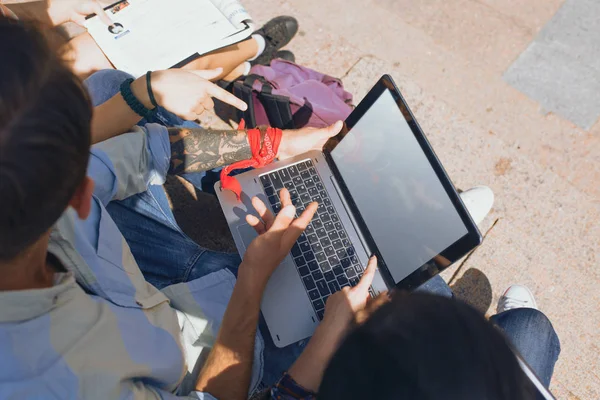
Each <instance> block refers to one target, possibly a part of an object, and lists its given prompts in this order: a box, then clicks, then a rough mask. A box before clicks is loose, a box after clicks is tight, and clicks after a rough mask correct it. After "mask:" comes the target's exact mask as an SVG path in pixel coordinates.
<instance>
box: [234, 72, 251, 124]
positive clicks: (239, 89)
mask: <svg viewBox="0 0 600 400" xmlns="http://www.w3.org/2000/svg"><path fill="white" fill-rule="evenodd" d="M233 95H234V96H235V97H237V98H238V99H241V100H242V101H243V102H244V103H246V104H247V105H248V108H247V109H246V111H240V110H238V118H239V119H240V120H242V119H243V120H245V121H246V126H247V127H248V128H255V127H256V116H255V110H254V98H253V96H252V87H248V86H246V85H244V83H243V82H235V83H234V84H233Z"/></svg>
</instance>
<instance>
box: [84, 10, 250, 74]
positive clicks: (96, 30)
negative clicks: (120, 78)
mask: <svg viewBox="0 0 600 400" xmlns="http://www.w3.org/2000/svg"><path fill="white" fill-rule="evenodd" d="M212 1H213V0H127V1H124V2H121V3H119V4H117V5H115V6H114V7H112V8H110V9H107V13H108V15H109V16H110V17H111V19H112V20H113V22H114V25H113V26H111V27H107V26H106V25H104V24H103V23H102V22H101V21H100V19H99V18H97V17H93V18H90V19H88V20H87V22H86V27H87V29H88V32H89V33H90V34H91V35H92V37H93V38H94V40H95V41H96V43H97V44H98V45H99V46H100V48H101V49H102V51H103V52H104V54H105V55H106V56H107V57H108V59H109V60H110V61H111V62H112V63H113V64H114V65H115V67H116V68H117V69H120V70H123V71H125V72H128V73H130V74H132V75H133V76H136V77H138V76H141V75H143V74H145V73H146V71H150V70H151V71H154V70H161V69H167V68H170V67H172V66H173V65H175V64H177V63H179V62H181V61H183V60H185V59H186V58H188V57H190V56H192V55H193V54H195V53H199V54H204V53H207V52H210V51H212V50H215V49H218V48H221V47H224V46H226V45H229V44H232V43H235V42H237V41H240V40H243V39H245V38H246V37H248V36H250V34H251V32H252V30H251V29H249V28H248V26H247V25H246V24H245V23H244V22H243V20H242V21H240V26H241V27H240V28H238V27H236V26H234V24H233V23H232V22H230V21H229V19H228V18H227V17H225V15H224V14H223V13H222V12H221V11H220V10H219V8H217V6H215V4H213V2H212ZM214 1H216V2H220V3H232V4H231V5H230V6H233V5H234V4H233V3H235V1H231V0H220V1H219V0H214ZM220 6H224V4H220ZM232 9H233V8H232ZM238 14H239V15H243V14H244V13H242V12H239V13H238ZM246 15H247V13H246Z"/></svg>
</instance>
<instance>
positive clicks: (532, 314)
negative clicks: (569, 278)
mask: <svg viewBox="0 0 600 400" xmlns="http://www.w3.org/2000/svg"><path fill="white" fill-rule="evenodd" d="M491 320H492V322H493V323H494V324H496V325H497V326H498V327H500V328H501V329H502V330H504V331H505V332H507V333H508V334H509V336H516V337H519V336H520V335H519V333H522V332H531V333H535V334H537V335H543V336H545V337H546V340H547V341H548V344H549V345H550V346H552V347H553V348H554V349H555V351H556V356H557V357H558V354H559V353H560V340H559V338H558V335H557V334H556V331H555V330H554V327H553V326H552V323H551V322H550V320H549V319H548V317H547V316H546V315H545V314H544V313H543V312H541V311H539V310H536V309H534V308H515V309H512V310H508V311H505V312H503V313H500V314H497V315H494V316H493V317H492V318H491Z"/></svg>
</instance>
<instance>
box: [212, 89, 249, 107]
mask: <svg viewBox="0 0 600 400" xmlns="http://www.w3.org/2000/svg"><path fill="white" fill-rule="evenodd" d="M207 93H208V94H209V95H211V96H212V97H214V98H216V99H219V100H221V101H222V102H223V103H227V104H229V105H232V106H234V107H235V108H237V109H238V110H241V111H246V109H248V105H246V103H244V102H243V101H242V100H240V99H238V98H237V97H235V96H234V95H232V94H231V93H229V92H228V91H227V90H225V89H221V88H220V87H218V86H217V85H215V84H210V85H209V86H208V89H207Z"/></svg>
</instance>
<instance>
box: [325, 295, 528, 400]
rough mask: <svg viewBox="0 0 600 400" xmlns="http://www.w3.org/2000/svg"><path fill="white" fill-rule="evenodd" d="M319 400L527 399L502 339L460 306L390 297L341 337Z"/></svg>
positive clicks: (428, 298) (522, 377) (419, 297)
mask: <svg viewBox="0 0 600 400" xmlns="http://www.w3.org/2000/svg"><path fill="white" fill-rule="evenodd" d="M318 398H319V399H323V400H337V399H339V400H342V399H343V400H352V399H378V400H388V399H390V400H391V399H427V400H438V399H440V400H442V399H443V400H448V399H460V400H471V399H472V400H496V399H497V400H500V399H502V400H521V399H531V398H533V396H532V385H531V383H530V381H529V380H528V379H527V377H526V376H525V374H524V373H523V372H522V370H521V369H520V367H519V365H518V362H517V359H516V357H515V355H514V354H513V353H512V351H511V349H510V347H509V345H508V343H507V341H506V339H505V338H504V336H503V335H502V334H501V333H500V332H499V331H498V330H497V329H496V328H495V327H494V326H493V325H492V324H491V323H490V322H488V321H486V320H485V318H484V317H483V316H482V315H481V314H480V313H479V312H478V311H476V310H475V309H473V308H471V307H470V306H468V305H466V304H464V303H461V302H459V301H455V300H450V299H447V298H443V297H439V296H432V295H424V294H411V295H396V296H394V298H393V299H392V300H391V301H390V302H389V303H387V304H385V305H383V306H382V307H381V308H379V309H378V310H376V311H375V312H374V313H373V314H372V315H371V316H370V317H369V318H368V319H367V321H366V322H365V323H364V324H363V325H361V326H359V327H357V328H355V329H354V330H353V331H352V332H351V333H350V334H349V335H348V337H347V338H346V339H345V340H344V342H343V343H342V345H341V346H340V348H339V349H338V351H337V352H336V353H335V355H334V356H333V358H332V360H331V362H330V364H329V366H328V367H327V369H326V371H325V374H324V377H323V382H322V383H321V387H320V388H319V396H318Z"/></svg>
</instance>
